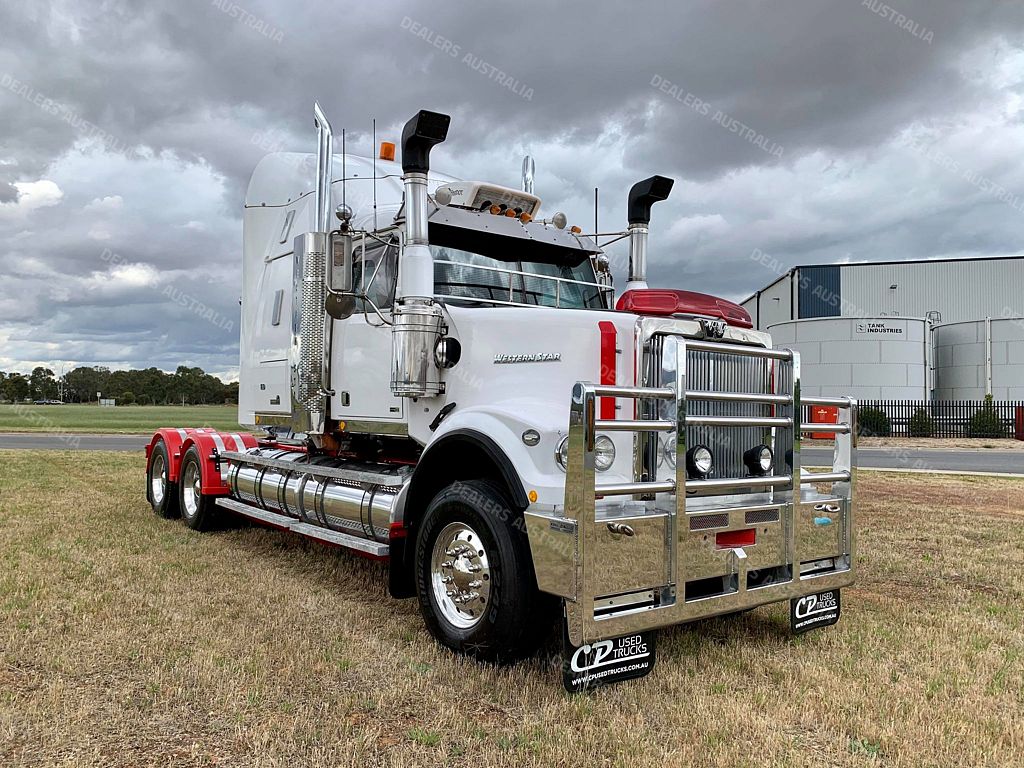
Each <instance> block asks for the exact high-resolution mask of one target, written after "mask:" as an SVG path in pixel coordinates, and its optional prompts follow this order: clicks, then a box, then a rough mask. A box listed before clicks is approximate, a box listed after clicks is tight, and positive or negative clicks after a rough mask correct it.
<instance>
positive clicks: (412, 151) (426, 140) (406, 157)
mask: <svg viewBox="0 0 1024 768" xmlns="http://www.w3.org/2000/svg"><path fill="white" fill-rule="evenodd" d="M451 121H452V119H451V117H450V116H449V115H442V114H441V113H440V112H429V111H427V110H425V109H421V110H420V111H419V112H417V113H416V114H415V115H414V116H413V117H412V118H411V119H410V120H409V122H407V123H406V124H405V128H404V129H403V130H402V172H403V173H406V174H409V173H426V172H427V171H429V170H430V150H431V149H433V148H434V145H436V144H440V143H441V142H442V141H444V140H445V139H446V138H448V125H449V123H451Z"/></svg>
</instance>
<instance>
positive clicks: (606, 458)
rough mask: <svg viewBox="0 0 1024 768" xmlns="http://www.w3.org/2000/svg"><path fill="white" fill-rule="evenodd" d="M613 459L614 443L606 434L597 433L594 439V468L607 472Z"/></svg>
mask: <svg viewBox="0 0 1024 768" xmlns="http://www.w3.org/2000/svg"><path fill="white" fill-rule="evenodd" d="M613 461H615V443H613V442H612V439H611V438H610V437H608V435H598V436H597V439H596V440H595V441H594V469H596V470H597V471H598V472H607V471H608V470H609V469H610V468H611V466H612V462H613Z"/></svg>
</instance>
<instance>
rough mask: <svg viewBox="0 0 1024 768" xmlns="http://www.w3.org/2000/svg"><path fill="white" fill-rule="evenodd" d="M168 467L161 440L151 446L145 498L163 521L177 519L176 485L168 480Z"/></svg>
mask: <svg viewBox="0 0 1024 768" xmlns="http://www.w3.org/2000/svg"><path fill="white" fill-rule="evenodd" d="M170 466H171V462H170V457H168V455H167V446H166V444H164V441H163V440H158V441H157V444H156V445H155V446H153V453H152V455H151V456H150V457H149V468H148V469H147V470H146V496H147V497H148V498H149V504H150V506H152V507H153V511H154V512H156V514H157V515H159V516H160V517H162V518H165V519H171V518H174V517H177V516H178V514H179V511H178V484H177V483H172V482H171V481H170V480H169V474H168V472H169V470H170Z"/></svg>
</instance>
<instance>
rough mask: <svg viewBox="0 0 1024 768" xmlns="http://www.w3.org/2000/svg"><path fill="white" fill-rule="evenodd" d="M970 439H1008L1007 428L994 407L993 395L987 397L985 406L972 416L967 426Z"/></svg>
mask: <svg viewBox="0 0 1024 768" xmlns="http://www.w3.org/2000/svg"><path fill="white" fill-rule="evenodd" d="M967 436H968V437H1006V426H1005V425H1004V424H1003V420H1002V419H1000V418H999V412H998V411H997V410H996V409H995V407H994V406H993V405H992V395H985V404H984V405H983V406H981V408H979V409H978V410H977V411H975V412H974V415H973V416H971V420H970V422H969V423H968V424H967Z"/></svg>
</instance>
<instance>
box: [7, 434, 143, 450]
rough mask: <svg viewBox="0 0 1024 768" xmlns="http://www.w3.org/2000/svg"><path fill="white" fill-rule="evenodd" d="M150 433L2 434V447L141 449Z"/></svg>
mask: <svg viewBox="0 0 1024 768" xmlns="http://www.w3.org/2000/svg"><path fill="white" fill-rule="evenodd" d="M149 438H150V436H149V435H72V434H62V435H53V434H48V433H45V432H21V433H14V432H10V433H3V434H0V448H20V449H21V450H30V451H66V450H79V451H141V450H143V449H144V448H145V447H146V444H147V443H148V442H149Z"/></svg>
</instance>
